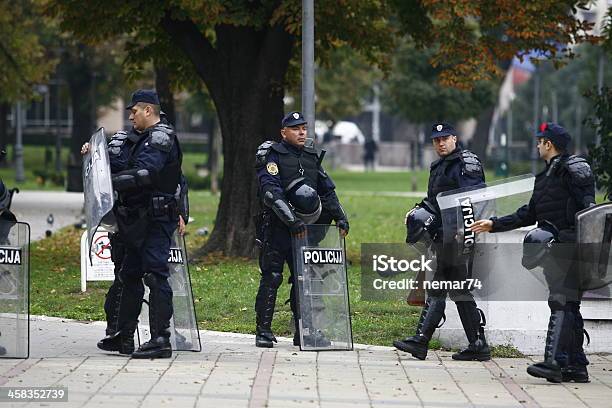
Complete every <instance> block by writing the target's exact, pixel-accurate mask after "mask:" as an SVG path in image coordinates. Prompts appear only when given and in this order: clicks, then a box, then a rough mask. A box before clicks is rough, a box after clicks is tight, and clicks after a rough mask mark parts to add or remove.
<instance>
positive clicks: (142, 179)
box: [84, 90, 184, 358]
mask: <svg viewBox="0 0 612 408" xmlns="http://www.w3.org/2000/svg"><path fill="white" fill-rule="evenodd" d="M127 109H129V110H130V120H131V121H132V123H133V125H134V129H133V131H132V132H130V133H129V134H128V133H119V134H117V135H115V137H114V138H113V139H112V140H111V142H110V143H109V153H110V156H111V157H113V158H112V159H111V172H113V178H112V181H113V188H114V189H115V190H116V191H117V193H118V201H117V206H116V208H115V215H116V218H117V224H118V227H119V236H120V241H115V242H114V244H115V245H116V243H117V242H118V243H123V244H124V250H123V251H122V252H121V254H122V255H123V259H122V260H120V261H121V268H120V270H119V271H118V279H117V280H118V281H120V282H118V284H117V285H116V286H115V287H111V292H113V291H115V290H116V291H119V295H118V296H117V295H116V294H115V296H112V297H111V298H110V299H109V297H107V302H108V303H107V304H105V309H106V310H110V311H111V313H112V316H111V319H114V318H116V321H117V324H116V329H117V330H116V331H115V333H113V335H114V338H113V339H107V338H105V339H103V340H102V341H101V342H100V343H103V344H102V346H103V347H101V348H103V349H105V350H106V349H108V348H104V347H105V346H108V347H109V348H113V347H115V348H116V349H118V350H117V351H120V352H122V353H125V354H128V352H129V351H130V346H129V344H130V343H131V344H133V333H134V331H135V329H136V326H137V324H138V315H139V313H140V309H141V306H142V301H143V296H144V286H143V283H142V282H143V280H144V283H145V284H146V285H147V286H148V287H149V290H150V295H149V324H150V330H151V339H150V341H148V342H146V343H144V344H143V345H142V346H141V347H140V348H139V349H138V350H137V351H135V352H133V353H132V357H134V358H155V357H163V358H166V357H170V356H171V355H172V349H171V346H170V331H169V327H170V318H171V317H172V313H173V307H172V289H171V287H170V285H169V283H168V277H169V270H168V265H167V260H168V253H169V250H170V243H171V238H172V235H173V234H174V230H175V229H176V227H177V224H179V223H181V229H184V223H183V222H182V221H181V217H179V210H178V204H177V201H176V198H175V194H176V193H177V185H179V183H180V181H181V163H182V152H181V149H180V145H179V143H178V140H177V138H176V134H175V132H174V129H173V128H172V126H170V125H169V124H168V123H167V122H164V121H162V120H161V118H160V106H159V99H158V97H157V94H156V93H155V91H151V90H138V91H136V92H134V94H133V95H132V102H131V104H130V105H129V106H128V107H127ZM84 149H85V146H84ZM117 239H119V237H117ZM119 283H120V284H119ZM107 319H108V315H107ZM111 319H109V320H111ZM117 333H119V335H118V336H117ZM105 340H106V342H105ZM104 343H105V344H104ZM132 347H133V346H132Z"/></svg>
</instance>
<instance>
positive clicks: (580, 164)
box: [565, 156, 595, 186]
mask: <svg viewBox="0 0 612 408" xmlns="http://www.w3.org/2000/svg"><path fill="white" fill-rule="evenodd" d="M565 168H566V169H567V172H568V173H569V174H570V177H571V179H572V181H573V182H574V183H575V184H577V185H579V186H585V185H589V184H593V183H594V182H595V181H594V180H595V179H594V177H593V171H592V170H591V166H590V165H589V162H587V161H586V159H584V158H583V157H580V156H570V157H569V159H567V161H566V162H565Z"/></svg>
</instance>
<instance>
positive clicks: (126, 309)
mask: <svg viewBox="0 0 612 408" xmlns="http://www.w3.org/2000/svg"><path fill="white" fill-rule="evenodd" d="M141 308H142V298H141V297H140V296H138V295H136V294H135V293H132V292H131V291H130V290H128V288H127V287H126V286H125V285H124V284H123V283H121V281H120V280H119V279H115V281H114V282H113V284H112V285H111V287H110V289H109V291H108V293H107V294H106V300H105V302H104V311H105V313H106V336H105V337H104V338H103V339H102V340H100V341H99V342H98V344H97V346H98V348H99V349H100V350H104V351H118V352H119V353H120V354H128V355H129V354H132V353H133V352H134V332H135V331H136V328H137V327H138V320H137V319H138V315H139V314H140V309H141Z"/></svg>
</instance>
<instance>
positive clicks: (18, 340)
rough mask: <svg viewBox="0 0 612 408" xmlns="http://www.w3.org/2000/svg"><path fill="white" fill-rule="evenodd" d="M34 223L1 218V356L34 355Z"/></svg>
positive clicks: (26, 356) (20, 356)
mask: <svg viewBox="0 0 612 408" xmlns="http://www.w3.org/2000/svg"><path fill="white" fill-rule="evenodd" d="M29 265H30V226H29V225H28V224H25V223H22V222H12V221H6V220H0V357H7V358H28V357H29V355H30V307H29V306H30V287H29V279H30V277H29Z"/></svg>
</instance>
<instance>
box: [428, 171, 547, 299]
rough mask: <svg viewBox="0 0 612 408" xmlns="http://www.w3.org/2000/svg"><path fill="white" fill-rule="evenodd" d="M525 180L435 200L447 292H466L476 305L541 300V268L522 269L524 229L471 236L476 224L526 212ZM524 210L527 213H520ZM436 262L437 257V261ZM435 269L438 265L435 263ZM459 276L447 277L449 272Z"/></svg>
mask: <svg viewBox="0 0 612 408" xmlns="http://www.w3.org/2000/svg"><path fill="white" fill-rule="evenodd" d="M534 181H535V178H534V177H533V176H531V175H525V176H517V177H512V178H509V179H504V180H500V181H497V182H493V183H489V184H488V185H486V186H485V185H480V186H473V187H467V188H462V189H457V190H452V191H448V192H444V193H440V194H439V195H438V197H437V200H438V205H439V206H440V212H441V215H442V225H443V244H442V248H441V251H442V252H443V253H444V259H443V260H444V263H443V264H444V265H443V267H445V268H447V270H448V271H450V272H449V273H446V274H441V275H442V276H441V278H440V279H441V280H442V281H444V280H445V279H447V278H448V276H451V278H452V279H449V280H450V282H446V281H444V282H443V283H445V284H446V285H447V287H448V288H449V289H450V290H453V289H457V290H462V289H467V290H470V291H471V292H472V294H473V296H474V297H475V298H477V299H481V300H502V301H516V300H546V299H547V297H548V287H547V285H546V279H545V277H544V276H543V273H542V268H541V267H538V268H535V269H532V270H529V269H526V268H525V267H524V266H523V254H524V252H525V246H524V244H523V239H524V237H525V234H526V233H527V231H528V230H529V229H532V228H534V227H535V226H531V227H528V228H519V229H515V230H512V231H507V232H497V233H482V234H478V235H477V234H475V233H473V232H472V231H471V230H470V227H471V225H472V224H473V223H474V222H475V221H477V220H482V219H490V218H492V217H503V216H505V215H508V214H513V213H515V212H516V211H517V210H518V209H519V208H521V207H524V206H526V205H527V204H528V203H529V200H530V199H531V196H532V193H533V185H534ZM524 208H525V209H526V208H527V207H524ZM438 258H439V261H440V256H438ZM439 264H440V263H439ZM457 270H462V271H465V273H464V275H465V276H463V275H461V276H453V274H452V271H457Z"/></svg>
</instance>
